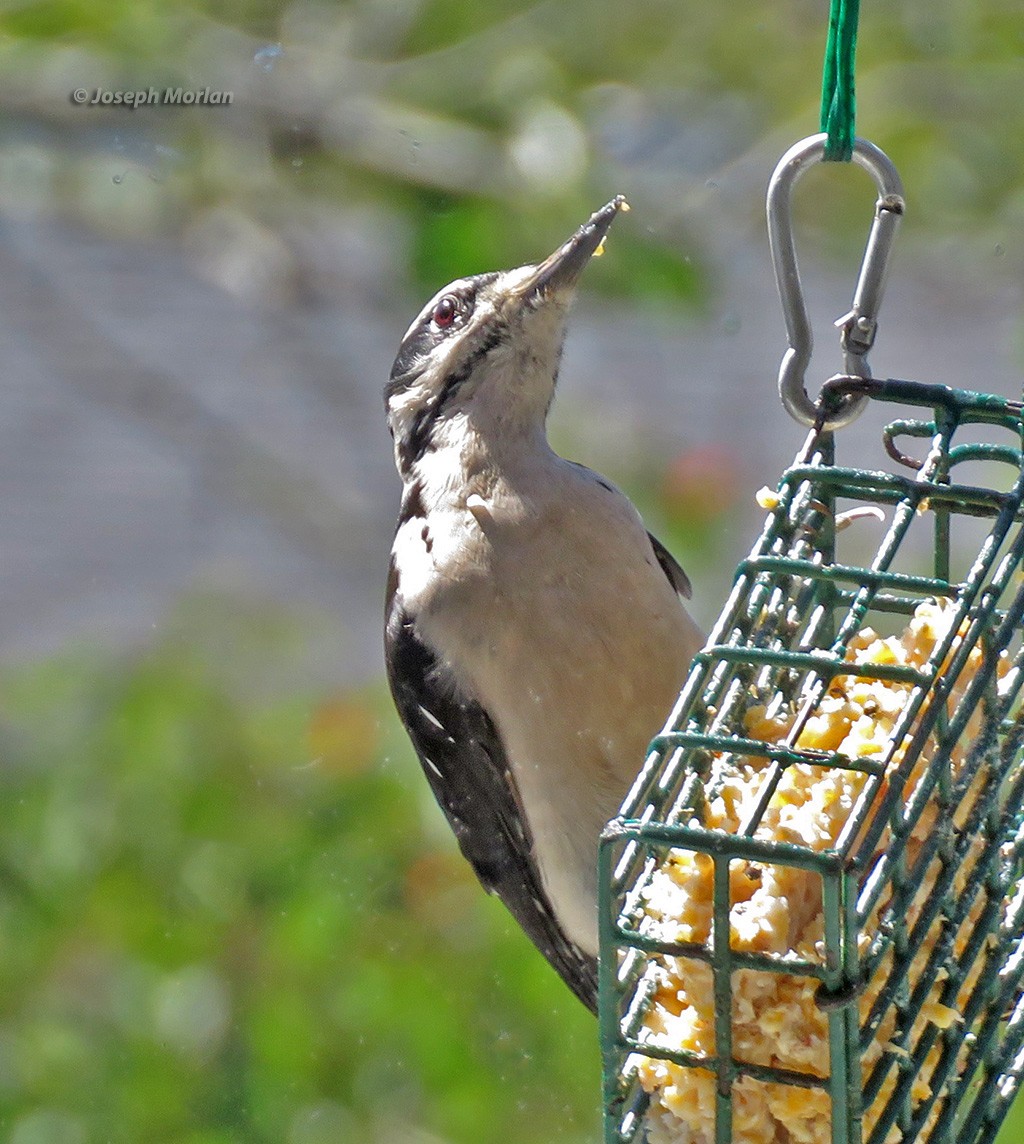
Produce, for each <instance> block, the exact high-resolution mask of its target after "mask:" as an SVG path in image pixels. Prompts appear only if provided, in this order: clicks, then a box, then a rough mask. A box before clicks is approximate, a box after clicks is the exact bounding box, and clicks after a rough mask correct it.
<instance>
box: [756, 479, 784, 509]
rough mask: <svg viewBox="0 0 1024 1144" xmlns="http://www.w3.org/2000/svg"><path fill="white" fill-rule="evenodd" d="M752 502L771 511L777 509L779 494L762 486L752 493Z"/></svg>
mask: <svg viewBox="0 0 1024 1144" xmlns="http://www.w3.org/2000/svg"><path fill="white" fill-rule="evenodd" d="M754 500H756V501H757V503H758V504H759V505H760V507H761V508H763V509H767V510H769V511H770V510H771V509H773V508H778V507H779V494H778V493H777V492H776V491H775V490H774V489H770V488H769V487H768V486H767V485H763V486H762V487H761V488H759V489H758V490H757V492H756V493H754Z"/></svg>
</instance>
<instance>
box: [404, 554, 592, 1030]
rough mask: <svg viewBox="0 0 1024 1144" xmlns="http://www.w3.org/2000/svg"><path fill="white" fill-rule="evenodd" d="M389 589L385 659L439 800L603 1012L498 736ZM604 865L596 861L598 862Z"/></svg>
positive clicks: (535, 935)
mask: <svg viewBox="0 0 1024 1144" xmlns="http://www.w3.org/2000/svg"><path fill="white" fill-rule="evenodd" d="M391 581H392V582H391V583H390V584H389V587H388V600H387V630H386V637H385V658H386V661H387V669H388V682H389V683H390V685H391V694H392V695H393V696H394V700H395V705H396V707H397V708H398V712H399V714H400V715H401V717H402V722H403V723H404V724H405V727H406V730H407V731H408V732H409V736H410V738H411V739H412V741H413V745H414V746H415V748H416V753H417V754H418V755H419V758H420V762H421V763H422V765H423V770H424V772H425V774H426V776H427V779H428V780H429V782H430V786H431V789H432V790H433V792H434V797H435V798H436V799H437V801H438V803H439V804H440V806H441V809H442V810H443V811H444V813H445V816H446V817H447V819H448V822H449V824H450V826H451V828H452V830H453V831H454V832H455V837H456V838H457V839H458V842H459V849H460V850H461V851H462V853H463V855H464V856H465V858H466V859H467V860H468V861H469V862H470V864H471V865H472V866H473V869H474V870H475V871H476V873H477V877H478V878H479V879H480V881H481V882H482V883H483V885H484V887H485V888H486V889H487V890H489V891H490V892H491V893H495V894H497V895H498V896H499V897H500V898H501V900H502V901H503V902H504V903H505V905H506V906H507V907H508V908H509V910H510V911H511V912H512V915H513V916H514V917H515V919H516V921H518V922H519V924H520V925H521V926H522V927H523V929H524V930H525V931H526V934H527V936H528V937H529V938H530V940H531V941H532V942H533V943H534V945H536V947H537V948H538V949H539V950H540V951H541V953H542V954H544V956H545V957H546V958H547V959H548V961H549V962H550V963H551V964H552V965H553V966H554V968H555V969H556V970H557V971H558V973H559V974H561V976H562V979H563V980H564V981H565V983H566V984H567V985H568V986H569V988H570V989H571V990H572V991H573V993H575V994H576V996H577V997H578V998H579V999H580V1000H581V1001H582V1002H583V1004H584V1005H586V1006H587V1008H588V1009H590V1010H591V1011H592V1012H596V1011H597V961H596V959H595V958H593V957H591V956H590V955H589V954H586V953H584V952H583V951H582V950H580V949H579V947H578V946H576V945H574V944H573V943H572V942H571V941H570V940H569V939H568V938H567V937H566V936H565V934H564V933H563V931H562V928H561V927H560V926H559V924H558V921H557V919H556V918H555V914H554V911H553V910H552V908H551V903H550V902H549V900H548V897H547V894H546V893H545V892H544V888H543V886H542V885H541V880H540V874H539V872H538V870H537V867H536V864H535V863H534V861H533V857H532V854H533V840H532V838H531V836H530V829H529V826H528V824H527V822H526V818H525V816H524V814H523V812H522V808H521V804H520V801H519V792H518V790H517V789H516V785H515V780H514V778H513V776H512V772H511V770H510V769H509V765H508V761H507V759H506V757H505V751H504V748H503V747H502V744H501V739H500V738H499V736H498V732H497V730H496V728H495V726H494V724H493V723H492V722H491V720H490V718H489V717H488V715H487V712H486V711H485V710H484V709H483V708H482V707H481V706H480V704H479V703H477V702H475V701H474V700H473V699H471V698H467V697H465V696H462V695H459V694H457V692H456V689H455V685H454V681H453V680H452V678H451V675H450V673H449V672H448V671H447V669H446V667H445V665H444V664H443V663H442V662H440V661H439V660H438V658H437V657H436V656H435V655H434V654H433V652H432V651H431V650H430V648H429V647H428V646H427V645H426V644H425V643H424V642H423V641H422V640H421V639H420V638H419V637H418V636H417V634H416V631H415V628H414V625H413V623H412V621H411V620H410V618H409V617H408V616H407V615H406V614H405V613H404V611H403V610H402V608H401V606H400V605H399V604H398V602H397V600H396V598H395V593H394V574H393V573H392V576H391ZM595 857H596V855H595Z"/></svg>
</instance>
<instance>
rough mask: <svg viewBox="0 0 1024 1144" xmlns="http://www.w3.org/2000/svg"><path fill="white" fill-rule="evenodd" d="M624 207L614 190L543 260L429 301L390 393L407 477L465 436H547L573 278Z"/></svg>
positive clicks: (457, 285)
mask: <svg viewBox="0 0 1024 1144" xmlns="http://www.w3.org/2000/svg"><path fill="white" fill-rule="evenodd" d="M622 209H628V207H626V201H625V199H624V198H623V196H622V195H618V196H616V198H614V199H612V201H611V202H610V203H608V204H607V205H606V206H603V207H602V208H601V209H600V210H599V211H597V212H596V214H594V215H592V216H591V217H590V219H589V220H588V221H587V222H585V223H584V224H583V226H581V227H580V228H579V230H577V231H576V233H575V234H574V235H573V236H572V237H571V238H570V239H569V240H568V242H566V243H564V244H563V245H562V246H560V247H559V248H558V250H556V251H555V252H554V253H553V254H552V255H550V256H549V257H548V258H546V259H545V260H544V261H543V262H541V263H540V264H539V265H536V266H521V267H519V268H518V269H516V270H507V271H503V272H500V273H491V274H477V275H474V276H473V277H470V278H460V279H458V280H457V281H455V282H452V283H451V284H450V285H448V286H445V288H444V289H443V290H440V291H438V293H437V294H435V295H434V297H433V298H431V300H430V301H429V302H428V303H427V304H426V306H424V307H423V309H422V310H421V311H420V314H419V316H418V317H417V318H416V320H415V321H414V322H413V323H412V325H411V326H410V327H409V329H408V330H407V332H406V334H405V337H404V338H403V339H402V344H401V347H400V348H399V351H398V356H397V357H396V358H395V364H394V366H393V367H392V370H391V378H390V380H389V381H388V384H387V386H386V387H385V390H384V398H385V404H386V406H387V413H388V427H389V428H390V430H391V435H392V436H393V437H394V440H395V456H396V459H397V462H398V467H399V470H400V471H401V472H402V473H403V474H407V473H409V471H410V470H411V469H412V467H413V466H414V465H415V463H416V461H417V460H418V459H419V458H420V457H422V456H423V455H424V453H426V452H429V451H431V450H434V449H438V448H440V447H442V446H443V445H445V444H446V443H451V442H453V441H455V440H457V439H458V437H460V436H464V435H465V434H467V433H473V434H474V435H475V436H476V437H477V438H478V439H482V440H487V439H493V440H499V439H506V438H508V437H510V436H514V435H520V434H523V433H526V434H535V433H540V434H543V432H544V421H545V418H546V416H547V411H548V408H549V406H550V405H551V399H552V397H553V396H554V391H555V380H556V378H557V374H558V364H559V360H560V358H561V354H562V342H563V340H564V338H565V322H566V316H567V314H568V310H569V305H570V303H571V301H572V297H573V294H574V292H575V288H576V283H577V281H578V280H579V277H580V275H581V273H582V272H583V269H584V267H585V266H586V265H587V263H588V262H589V261H590V258H591V256H592V255H593V254H594V252H595V251H596V250H597V249H598V247H599V246H600V245H601V242H602V241H603V239H604V237H605V235H606V234H607V233H608V229H609V227H610V226H611V224H612V221H613V220H614V218H615V216H616V215H617V214H618V213H619V211H620V210H622Z"/></svg>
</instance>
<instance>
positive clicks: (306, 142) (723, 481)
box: [0, 0, 1024, 1144]
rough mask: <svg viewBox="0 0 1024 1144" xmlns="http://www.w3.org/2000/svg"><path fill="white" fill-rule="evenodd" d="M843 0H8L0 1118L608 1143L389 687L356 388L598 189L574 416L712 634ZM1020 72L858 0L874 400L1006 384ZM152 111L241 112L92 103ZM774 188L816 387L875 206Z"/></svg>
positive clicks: (764, 410)
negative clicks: (781, 271)
mask: <svg viewBox="0 0 1024 1144" xmlns="http://www.w3.org/2000/svg"><path fill="white" fill-rule="evenodd" d="M827 8H828V5H827V3H826V2H825V0H813V2H812V0H776V2H775V3H773V4H771V5H765V4H763V3H754V2H752V0H737V2H735V3H731V4H720V5H714V4H711V5H709V4H700V5H698V4H690V3H680V2H677V3H668V2H659V0H640V2H638V3H635V4H631V5H623V4H618V3H611V2H610V0H562V2H554V0H547V2H541V3H530V4H526V3H515V2H513V3H509V2H508V0H502V2H499V0H359V2H351V3H344V2H336V3H327V2H312V0H293V2H283V0H220V2H218V0H192V2H191V3H189V4H185V5H183V4H180V3H177V2H175V0H146V2H144V3H139V2H138V0H88V2H86V0H53V2H52V3H32V2H24V3H18V2H16V0H15V2H14V3H9V4H5V5H4V6H3V10H2V12H0V109H2V113H3V114H2V120H0V332H2V335H3V343H2V344H3V346H4V359H5V360H4V367H5V368H4V382H3V394H4V398H3V407H2V413H0V474H2V479H3V503H4V508H3V511H2V513H0V521H2V524H0V568H2V574H0V736H2V752H3V753H2V758H3V765H2V767H0V785H2V790H0V1138H2V1139H3V1140H5V1141H10V1142H11V1144H92V1142H114V1144H121V1142H124V1144H136V1142H143V1141H152V1142H161V1144H163V1142H173V1144H263V1142H266V1144H278V1142H281V1141H284V1142H286V1144H335V1142H347V1141H364V1142H367V1144H398V1142H402V1144H497V1142H499V1141H500V1142H501V1144H554V1142H558V1144H596V1141H597V1140H598V1138H599V1060H598V1051H597V1038H596V1031H595V1025H594V1023H593V1021H592V1019H591V1018H590V1017H589V1016H588V1015H587V1014H586V1013H584V1012H582V1011H581V1009H580V1007H579V1006H578V1005H577V1003H576V1002H575V1001H574V1000H573V999H572V998H571V997H570V996H569V994H568V993H567V991H566V990H565V989H564V988H563V987H562V986H561V984H560V983H559V982H558V980H557V979H556V978H555V976H554V974H553V972H552V971H550V970H549V969H548V968H547V966H546V964H545V963H543V961H542V960H541V958H540V957H539V956H538V955H536V954H534V953H533V951H532V947H530V946H529V944H528V943H527V941H526V939H525V938H523V937H522V936H521V935H520V934H518V933H517V932H515V930H514V928H513V926H512V925H511V923H510V922H509V921H508V919H507V918H506V916H505V914H504V911H503V909H502V908H501V907H500V905H498V904H497V903H495V902H494V901H491V900H489V899H486V898H485V896H484V895H483V894H482V893H481V892H479V890H478V888H477V886H476V884H475V882H474V880H473V878H472V876H471V874H470V873H469V872H468V869H467V868H466V867H465V866H464V864H463V863H462V862H461V860H460V859H459V857H458V856H457V854H456V853H455V851H454V847H453V844H452V843H451V840H450V839H449V837H448V832H447V828H446V827H445V825H444V823H443V821H442V820H441V816H440V813H439V812H438V811H437V810H436V808H435V807H434V806H433V804H432V801H431V799H430V797H429V794H428V792H427V788H426V784H425V783H424V782H423V781H422V779H421V777H420V775H419V773H418V768H417V765H416V764H415V761H414V759H413V757H412V754H411V749H410V747H409V745H408V743H407V742H406V740H405V739H404V737H403V735H402V734H401V733H400V730H399V728H398V727H397V724H396V719H395V717H394V715H393V713H392V711H391V708H390V705H389V702H388V700H387V697H386V691H385V688H384V686H383V683H382V675H383V666H382V656H381V640H380V631H379V629H380V617H381V607H382V594H383V582H384V575H385V568H386V563H387V553H388V549H389V546H390V539H391V530H392V527H393V521H394V517H395V513H396V511H397V504H398V490H399V486H398V480H397V477H396V476H395V474H394V471H393V465H392V459H391V453H390V441H389V438H388V436H387V433H386V431H385V428H384V422H383V410H382V399H381V387H382V384H383V382H384V380H385V378H386V377H387V374H388V371H389V368H390V364H391V361H392V359H393V357H394V353H395V350H396V348H397V345H398V342H399V339H400V337H401V335H402V332H403V331H404V329H405V327H406V326H407V324H408V322H409V321H410V319H411V318H412V316H413V315H414V314H415V313H416V311H417V310H418V309H419V307H420V306H421V305H422V303H423V302H424V301H425V300H426V298H427V297H429V296H430V295H431V294H432V293H433V292H434V291H435V290H436V289H437V288H438V287H440V286H441V285H443V284H444V283H445V282H447V281H449V280H450V279H452V278H454V277H457V276H459V275H462V274H465V273H471V272H475V271H480V270H489V269H495V268H499V267H506V266H512V265H517V264H519V263H523V262H527V261H535V260H537V259H539V258H541V257H542V256H544V255H545V254H546V253H548V252H549V251H550V250H551V249H553V248H554V247H555V246H556V245H557V244H558V243H559V242H561V241H562V240H563V239H564V238H565V237H567V236H568V234H569V233H570V232H571V231H572V230H573V229H574V228H575V227H576V226H577V225H578V224H579V223H580V222H582V221H583V220H584V219H585V218H586V217H587V216H588V215H589V213H590V212H591V211H592V210H594V209H596V208H597V207H598V206H600V205H601V204H602V203H604V202H605V201H606V200H607V199H609V198H610V197H611V196H612V195H613V194H615V193H618V192H622V193H625V194H626V195H627V196H628V198H629V200H630V202H631V203H632V206H633V211H632V213H630V214H629V215H628V216H626V217H624V218H622V219H621V220H620V221H619V222H618V223H617V224H616V228H615V231H614V233H613V234H612V236H611V239H610V241H609V244H608V252H607V256H606V257H604V258H602V259H601V260H600V261H598V262H596V263H595V264H594V265H593V267H592V268H591V269H590V270H589V271H588V274H587V277H586V280H585V283H584V288H583V292H582V295H581V297H580V300H579V304H578V307H577V310H576V314H575V319H574V324H573V327H572V331H571V335H570V339H569V343H568V346H567V350H566V356H565V365H564V371H563V378H562V384H561V388H560V397H559V401H558V403H557V405H556V409H555V412H554V415H553V425H552V438H553V440H554V442H555V444H556V446H557V447H558V448H559V450H560V451H562V452H564V453H566V454H567V455H569V456H571V457H573V458H576V459H579V460H582V461H584V462H586V463H588V464H591V465H593V466H595V467H597V468H599V469H601V470H602V471H604V472H606V473H607V474H608V475H610V476H611V477H613V478H614V479H615V480H617V481H618V482H619V483H620V484H621V485H622V486H623V487H625V488H626V489H627V491H628V492H629V493H630V494H631V495H632V496H633V498H634V499H635V500H636V501H637V503H638V504H639V505H640V506H641V507H642V509H643V511H644V513H645V515H646V517H647V518H648V522H649V524H650V526H651V527H652V529H653V530H654V531H655V532H657V533H660V534H661V535H662V536H663V538H664V539H665V540H666V541H667V542H668V543H669V546H670V547H671V548H672V549H673V550H674V552H675V553H676V555H677V556H678V557H679V558H680V559H681V560H682V562H683V564H684V565H685V566H686V567H687V569H688V571H689V573H690V576H691V579H692V580H693V582H694V586H695V603H696V611H697V613H698V615H699V617H700V618H701V620H702V621H703V622H704V623H705V624H708V623H710V622H711V620H712V619H713V618H714V616H715V614H716V612H717V609H718V607H719V606H720V604H721V603H722V601H723V600H724V597H725V593H726V591H727V587H728V584H729V582H730V577H731V569H732V567H733V566H734V564H735V562H736V560H737V558H739V557H740V556H741V555H742V554H743V553H744V552H745V551H746V550H747V548H748V547H749V545H750V543H751V542H752V540H753V538H754V536H755V534H756V531H757V529H758V521H759V516H760V513H759V510H758V509H757V507H756V505H755V503H754V492H755V490H756V489H757V488H759V487H760V486H761V485H764V484H770V485H774V483H775V481H776V480H777V478H778V475H779V472H780V471H781V469H782V468H783V467H784V466H785V464H786V463H787V462H788V460H789V459H790V458H791V457H792V455H793V453H794V452H795V450H796V449H797V448H798V446H799V444H800V442H801V439H802V436H803V432H802V430H801V429H800V427H799V426H797V425H796V424H794V423H793V422H791V421H789V420H788V418H787V417H786V415H785V414H784V413H783V411H782V409H781V407H780V406H779V403H778V400H777V398H776V396H775V394H774V378H775V376H776V373H777V369H778V363H779V359H780V356H781V353H782V350H783V349H784V346H785V342H784V331H783V325H782V321H781V316H780V313H779V309H778V303H777V300H776V297H775V293H774V285H773V282H772V278H771V270H770V264H769V260H768V254H767V246H766V240H765V236H764V224H763V196H764V188H765V185H766V183H767V180H768V177H769V175H770V173H771V170H772V168H773V166H774V164H775V162H776V160H777V158H778V157H779V155H780V154H781V153H782V152H783V151H784V150H785V149H786V148H787V147H788V146H789V145H790V144H791V143H793V142H795V141H796V140H797V139H799V138H801V137H803V136H804V135H807V134H810V133H812V132H813V131H815V130H816V129H817V103H818V99H819V93H820V83H821V54H822V50H823V46H824V41H825V31H826V19H827ZM1022 51H1024V13H1022V11H1021V6H1020V3H1019V0H948V2H947V3H943V4H935V3H931V2H928V0H899V2H897V3H887V4H881V3H875V4H871V3H867V4H865V5H863V13H862V20H861V38H860V48H859V58H858V94H859V117H858V132H859V134H861V135H863V136H866V137H868V138H870V139H871V140H873V141H874V142H875V143H877V144H879V145H880V146H882V147H883V148H884V149H885V150H886V151H887V152H888V153H889V154H890V156H891V157H892V158H893V159H894V161H895V162H896V164H897V165H898V167H899V168H900V170H901V173H902V175H903V178H904V181H905V183H906V186H907V194H908V201H909V212H908V215H907V219H906V221H905V223H904V228H903V232H902V234H901V236H900V239H899V244H898V248H897V255H896V260H895V265H894V268H893V273H892V276H891V278H890V284H889V289H888V295H887V298H886V301H885V305H884V307H883V310H882V320H881V331H880V334H879V338H878V342H877V345H876V348H875V350H874V352H873V354H872V363H873V366H874V369H875V372H876V373H877V374H879V375H882V374H889V375H892V376H904V377H913V378H918V379H921V380H928V381H943V382H947V383H949V384H953V385H962V386H967V387H969V388H976V389H984V390H992V391H994V392H997V393H1001V394H1004V395H1007V396H1010V395H1014V394H1016V393H1018V391H1019V386H1020V373H1021V362H1022V356H1024V342H1022V337H1021V332H1022V326H1021V321H1020V302H1021V276H1022V268H1024V243H1022V241H1021V236H1022V232H1024V146H1022V143H1021V140H1022V138H1024V100H1022V99H1021V69H1020V58H1021V54H1022ZM150 87H154V88H156V89H158V90H159V91H161V92H162V91H163V90H164V89H165V88H166V87H181V88H183V89H185V90H189V91H194V90H200V91H203V90H206V89H209V90H210V91H211V92H230V93H231V94H232V101H231V103H230V104H229V105H220V106H218V105H214V104H212V103H211V104H203V105H192V106H177V107H170V106H147V107H141V108H139V109H137V110H132V109H130V108H126V107H123V106H122V107H115V106H103V105H102V104H98V105H95V106H92V105H90V104H89V103H86V104H84V105H79V104H76V103H74V102H73V101H72V98H71V93H72V92H73V91H74V90H75V89H78V88H84V89H85V90H86V92H87V93H88V97H89V99H92V98H93V97H94V96H95V93H96V92H97V91H100V90H106V91H115V90H124V89H132V90H134V89H142V90H147V89H149V88H150ZM798 200H799V202H798V208H799V219H798V234H799V240H800V250H801V257H802V260H803V267H804V271H805V278H806V284H807V290H808V294H809V302H810V308H811V312H812V315H813V317H814V320H815V326H816V329H817V330H818V332H819V333H818V345H819V349H818V351H817V354H816V357H815V361H814V365H813V367H812V374H811V379H810V380H811V386H812V388H813V387H814V386H815V385H816V384H817V383H818V382H820V380H822V379H823V378H824V377H827V376H828V375H829V374H831V373H833V372H835V371H836V370H837V369H838V368H839V365H840V359H839V355H838V352H837V349H836V345H835V343H834V338H833V335H832V334H831V333H830V331H829V323H830V321H831V320H832V319H834V318H835V317H837V316H838V315H840V314H842V313H844V312H845V311H846V310H847V309H848V307H849V301H850V297H851V294H852V290H853V285H854V280H855V276H856V269H857V266H858V263H859V259H860V254H861V251H862V248H863V243H864V239H865V237H866V234H867V227H868V223H869V220H870V216H871V210H872V204H873V201H874V189H873V187H872V186H871V184H870V181H869V180H868V178H867V176H866V175H864V174H863V172H860V171H858V170H855V169H852V168H850V167H847V166H845V165H843V166H836V167H830V168H828V169H819V170H816V171H815V172H813V173H812V174H810V175H808V176H807V178H806V179H805V180H804V182H803V184H802V185H801V189H800V192H799V194H798ZM840 447H841V449H844V450H846V456H847V457H852V458H856V459H862V460H864V461H865V462H867V460H868V457H869V454H870V453H871V451H872V450H874V451H877V449H878V441H877V433H876V432H875V431H874V430H872V431H871V432H870V433H869V430H868V429H867V428H864V427H855V428H853V429H851V430H849V431H847V433H845V434H844V436H843V437H842V439H841V441H840ZM1022 1121H1024V1117H1020V1118H1018V1123H1017V1125H1016V1126H1013V1125H1010V1126H1009V1127H1008V1128H1007V1129H1006V1130H1005V1131H1004V1135H1003V1137H1002V1139H1003V1140H1004V1141H1007V1142H1008V1141H1010V1140H1019V1139H1020V1138H1021V1133H1022V1132H1024V1123H1022Z"/></svg>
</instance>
